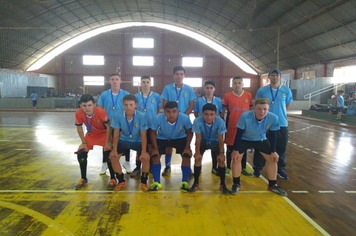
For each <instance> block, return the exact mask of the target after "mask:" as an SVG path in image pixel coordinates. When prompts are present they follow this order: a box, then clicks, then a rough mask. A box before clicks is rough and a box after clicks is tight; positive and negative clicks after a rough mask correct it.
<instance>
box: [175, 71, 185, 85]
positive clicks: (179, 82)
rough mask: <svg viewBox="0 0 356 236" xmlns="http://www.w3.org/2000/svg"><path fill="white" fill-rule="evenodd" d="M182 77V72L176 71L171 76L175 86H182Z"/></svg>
mask: <svg viewBox="0 0 356 236" xmlns="http://www.w3.org/2000/svg"><path fill="white" fill-rule="evenodd" d="M184 77H185V75H184V70H177V71H176V72H175V73H174V75H173V79H174V83H175V84H176V85H182V84H183V80H184Z"/></svg>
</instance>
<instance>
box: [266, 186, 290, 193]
mask: <svg viewBox="0 0 356 236" xmlns="http://www.w3.org/2000/svg"><path fill="white" fill-rule="evenodd" d="M267 190H268V191H271V192H272V193H276V194H278V195H280V196H288V194H287V192H286V191H284V190H283V189H282V188H281V187H279V186H278V185H277V184H275V185H273V186H272V187H268V188H267Z"/></svg>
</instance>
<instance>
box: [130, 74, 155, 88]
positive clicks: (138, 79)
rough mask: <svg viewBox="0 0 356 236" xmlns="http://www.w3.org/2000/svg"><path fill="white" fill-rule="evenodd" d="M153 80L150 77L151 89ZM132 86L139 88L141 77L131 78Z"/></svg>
mask: <svg viewBox="0 0 356 236" xmlns="http://www.w3.org/2000/svg"><path fill="white" fill-rule="evenodd" d="M154 81H155V80H154V78H153V77H151V87H153V86H154ZM133 86H141V77H140V76H135V77H133Z"/></svg>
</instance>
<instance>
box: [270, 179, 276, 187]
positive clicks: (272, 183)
mask: <svg viewBox="0 0 356 236" xmlns="http://www.w3.org/2000/svg"><path fill="white" fill-rule="evenodd" d="M276 184H277V180H268V187H272V186H273V185H276Z"/></svg>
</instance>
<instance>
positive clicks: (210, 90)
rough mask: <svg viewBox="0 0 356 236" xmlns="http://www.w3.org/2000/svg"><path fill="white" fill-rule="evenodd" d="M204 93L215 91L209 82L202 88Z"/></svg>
mask: <svg viewBox="0 0 356 236" xmlns="http://www.w3.org/2000/svg"><path fill="white" fill-rule="evenodd" d="M204 91H205V94H206V95H208V96H211V95H213V94H214V92H215V87H214V86H213V85H211V84H207V85H206V86H205V88H204Z"/></svg>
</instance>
